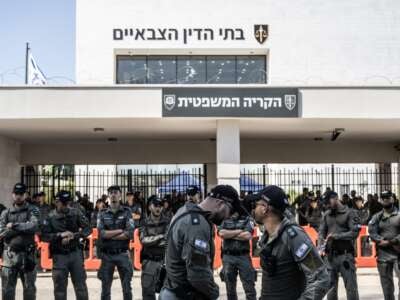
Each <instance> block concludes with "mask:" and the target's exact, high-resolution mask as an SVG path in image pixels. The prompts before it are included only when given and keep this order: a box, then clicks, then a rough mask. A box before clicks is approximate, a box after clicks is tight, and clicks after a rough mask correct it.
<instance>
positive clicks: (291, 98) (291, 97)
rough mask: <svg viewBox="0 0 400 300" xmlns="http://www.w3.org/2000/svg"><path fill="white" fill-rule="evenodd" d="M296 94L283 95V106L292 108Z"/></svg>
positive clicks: (295, 101) (294, 104)
mask: <svg viewBox="0 0 400 300" xmlns="http://www.w3.org/2000/svg"><path fill="white" fill-rule="evenodd" d="M296 103H297V99H296V95H285V106H286V108H287V109H288V110H293V109H294V108H295V107H296Z"/></svg>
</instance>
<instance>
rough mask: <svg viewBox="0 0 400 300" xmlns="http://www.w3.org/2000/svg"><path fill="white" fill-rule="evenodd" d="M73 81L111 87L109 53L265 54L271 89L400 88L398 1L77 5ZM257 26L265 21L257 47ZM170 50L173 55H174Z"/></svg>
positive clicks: (123, 0) (88, 1)
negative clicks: (199, 33) (164, 31)
mask: <svg viewBox="0 0 400 300" xmlns="http://www.w3.org/2000/svg"><path fill="white" fill-rule="evenodd" d="M76 7H77V8H76V10H77V17H76V39H77V42H76V59H77V66H76V72H77V74H76V75H77V76H76V78H77V82H78V83H80V84H84V83H90V84H91V83H101V84H111V83H114V69H115V68H114V64H115V53H117V52H118V53H128V51H129V50H133V53H135V51H136V53H139V52H140V53H149V54H151V53H153V52H154V51H156V50H157V49H158V50H159V51H158V52H157V53H168V51H169V52H172V53H173V52H174V51H175V52H177V53H186V54H189V51H192V52H193V53H206V52H207V53H213V51H214V53H219V54H223V53H227V52H228V53H234V52H235V51H236V52H237V53H238V54H240V53H250V51H253V52H256V53H269V54H268V56H269V57H268V75H269V82H268V83H270V84H273V85H277V84H279V85H281V84H287V85H315V84H323V85H348V84H350V85H353V84H357V85H373V84H389V85H390V84H392V83H397V84H399V83H400V68H399V65H400V1H398V0H380V1H376V0H352V1H345V0H339V1H321V0H300V1H292V0H280V1H273V0H253V1H243V0H231V1H229V2H227V1H215V0H203V1H194V0H191V1H187V0H174V1H161V0H148V1H132V0H113V1H109V0H77V5H76ZM255 24H268V25H269V37H268V40H267V41H266V42H265V43H264V44H262V45H260V44H259V43H258V42H257V41H256V40H255V38H254V36H253V31H254V29H253V26H254V25H255ZM158 27H160V28H177V29H178V30H182V29H183V28H212V29H214V30H216V31H218V28H221V27H222V28H229V27H230V28H242V29H243V30H244V35H245V40H244V41H242V40H234V41H228V40H223V39H222V40H220V39H218V40H214V41H210V40H207V41H194V40H191V41H189V42H188V43H187V44H184V43H183V42H182V41H181V40H178V41H175V40H173V41H154V40H152V41H140V40H138V41H135V40H133V39H125V40H123V41H113V29H114V28H158ZM174 49H175V50H174Z"/></svg>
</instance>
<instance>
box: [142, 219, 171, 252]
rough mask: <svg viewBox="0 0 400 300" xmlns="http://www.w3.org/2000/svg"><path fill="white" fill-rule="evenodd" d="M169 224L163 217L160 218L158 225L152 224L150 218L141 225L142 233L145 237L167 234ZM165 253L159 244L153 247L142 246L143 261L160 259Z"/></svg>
mask: <svg viewBox="0 0 400 300" xmlns="http://www.w3.org/2000/svg"><path fill="white" fill-rule="evenodd" d="M168 224H169V219H167V218H165V217H161V219H160V222H159V223H157V224H156V223H154V222H153V221H152V220H151V219H150V217H149V218H147V219H146V221H145V223H144V224H143V225H142V226H143V229H142V230H143V233H144V236H145V237H148V236H156V235H159V234H165V233H166V232H167V228H168ZM164 253H165V247H164V246H160V245H159V244H155V245H143V248H142V258H143V259H146V258H148V259H152V258H153V259H154V258H159V259H162V258H163V257H164Z"/></svg>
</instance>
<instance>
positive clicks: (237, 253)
mask: <svg viewBox="0 0 400 300" xmlns="http://www.w3.org/2000/svg"><path fill="white" fill-rule="evenodd" d="M222 254H223V255H232V256H241V255H247V254H250V251H249V250H242V251H229V250H223V251H222Z"/></svg>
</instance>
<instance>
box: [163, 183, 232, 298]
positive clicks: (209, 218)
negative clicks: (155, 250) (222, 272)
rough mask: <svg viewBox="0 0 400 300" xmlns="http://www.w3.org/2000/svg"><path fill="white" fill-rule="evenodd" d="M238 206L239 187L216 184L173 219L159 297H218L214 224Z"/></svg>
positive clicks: (168, 236)
mask: <svg viewBox="0 0 400 300" xmlns="http://www.w3.org/2000/svg"><path fill="white" fill-rule="evenodd" d="M238 207H239V196H238V193H237V191H236V190H235V189H234V188H233V187H232V186H230V185H217V186H216V187H214V188H213V189H212V190H211V192H210V194H209V195H208V196H207V198H206V199H205V200H204V201H202V202H201V203H200V204H198V205H193V204H190V203H188V204H186V205H185V206H184V207H182V208H181V209H179V210H178V212H177V213H176V215H175V216H174V218H173V219H172V222H171V225H170V229H169V231H168V233H167V252H166V279H165V284H164V287H163V289H162V290H161V293H160V300H183V299H196V300H201V299H217V298H218V297H219V287H218V285H217V284H216V283H215V281H214V276H213V259H214V254H215V253H214V252H215V251H214V250H215V247H214V241H213V237H214V226H213V224H215V225H221V223H222V222H223V221H224V220H225V219H227V218H229V217H230V216H231V215H232V213H234V212H235V211H236V210H237V209H238Z"/></svg>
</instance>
